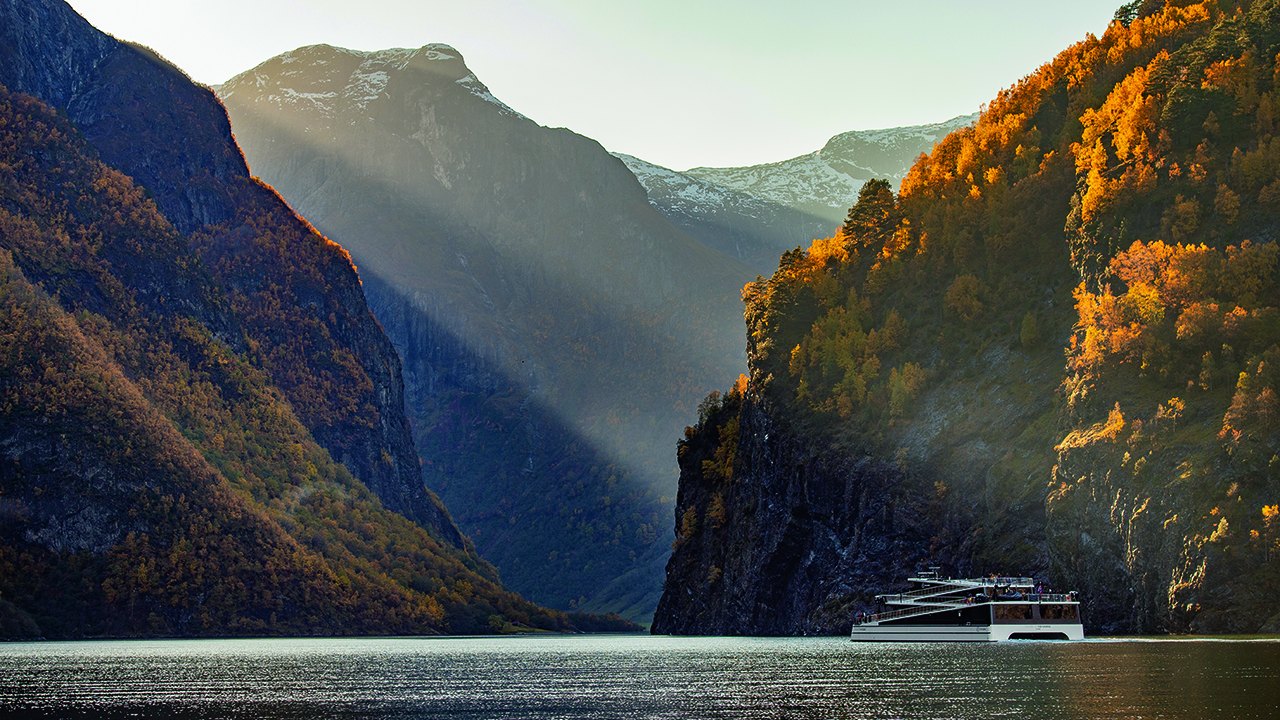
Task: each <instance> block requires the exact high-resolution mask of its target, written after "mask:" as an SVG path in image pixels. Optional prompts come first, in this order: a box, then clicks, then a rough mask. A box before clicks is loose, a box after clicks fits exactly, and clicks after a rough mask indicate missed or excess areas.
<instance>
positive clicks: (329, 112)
mask: <svg viewBox="0 0 1280 720" xmlns="http://www.w3.org/2000/svg"><path fill="white" fill-rule="evenodd" d="M422 61H426V62H428V63H446V65H444V66H443V67H442V69H441V72H445V73H447V74H453V73H460V74H461V77H458V79H457V80H456V81H455V82H456V83H457V84H458V85H460V86H462V87H463V88H465V89H466V90H467V92H469V93H471V94H472V95H474V96H475V97H478V98H480V99H481V100H484V101H485V102H488V103H492V104H493V105H496V106H497V107H498V109H499V111H500V112H501V113H502V114H503V115H507V116H510V117H517V118H524V119H528V118H525V116H524V115H522V114H520V113H518V112H516V111H515V110H513V109H512V108H511V107H510V106H508V105H507V104H506V103H504V102H502V101H501V100H499V99H498V98H497V97H495V96H494V95H493V93H492V92H490V91H489V88H488V87H486V86H485V85H484V83H482V82H480V79H479V78H477V77H476V76H475V74H474V73H472V72H470V71H469V70H467V68H466V65H465V62H464V61H463V59H462V54H461V53H459V52H458V51H457V50H455V49H454V48H453V47H452V46H450V45H446V44H443V43H432V44H429V45H424V46H423V47H420V48H391V49H388V50H378V51H374V52H362V51H359V50H349V49H347V48H340V47H333V46H331V45H308V46H306V47H301V48H298V49H296V50H292V51H289V52H287V53H284V54H282V55H278V56H276V57H275V58H272V59H271V60H268V61H267V62H265V63H263V64H262V65H260V66H259V67H257V68H254V69H252V70H249V71H247V72H244V73H241V74H240V75H237V76H236V77H234V78H232V79H231V80H228V81H227V82H226V83H224V84H223V85H221V86H219V87H217V88H215V92H218V94H219V95H220V96H221V97H223V98H224V99H227V98H231V97H233V96H234V94H235V93H236V92H242V93H244V92H250V94H254V97H253V99H252V101H253V102H256V103H262V104H266V105H269V106H274V107H276V108H278V109H288V110H289V111H291V112H301V113H304V114H305V115H308V116H312V117H314V116H317V115H318V116H320V117H324V118H328V119H333V118H337V117H338V116H344V118H346V119H348V120H349V121H350V122H351V123H352V124H355V123H358V122H359V121H360V120H361V118H364V117H366V116H367V115H368V107H369V103H371V102H373V101H375V100H377V99H379V98H381V97H383V96H384V94H385V92H386V88H387V84H388V83H389V82H391V80H392V78H393V77H394V76H395V75H396V73H398V72H401V71H404V70H405V69H407V68H408V67H409V66H410V65H411V64H413V63H415V62H422ZM449 63H452V64H456V67H452V68H451V67H449V65H448V64H449ZM286 66H293V67H286ZM454 76H455V77H457V75H454ZM282 81H283V82H282ZM252 91H257V92H256V93H253V92H252Z"/></svg>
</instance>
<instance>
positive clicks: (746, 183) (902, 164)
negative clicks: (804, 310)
mask: <svg viewBox="0 0 1280 720" xmlns="http://www.w3.org/2000/svg"><path fill="white" fill-rule="evenodd" d="M977 119H978V115H977V114H976V113H975V114H973V115H962V116H960V117H956V118H953V119H951V120H948V121H947V122H943V123H934V124H931V125H917V126H912V127H901V128H890V129H886V130H854V131H851V132H846V133H841V134H840V135H836V136H835V137H833V138H831V139H830V140H828V141H827V144H826V145H825V146H823V148H822V149H821V150H816V151H814V152H812V153H809V154H807V155H801V156H800V157H796V158H791V159H790V160H783V161H780V162H774V163H767V164H763V165H752V166H750V167H737V168H708V167H698V168H693V169H692V170H686V171H684V172H676V171H674V170H670V169H668V168H664V167H661V166H658V165H654V164H653V163H649V162H646V161H644V160H641V159H639V158H636V157H632V156H630V155H622V154H616V153H615V154H616V155H617V157H619V158H621V159H622V161H623V162H624V163H626V164H627V167H628V168H629V169H630V170H631V172H632V173H634V174H635V176H636V178H637V179H638V180H639V181H640V183H641V184H642V185H644V187H645V190H647V191H648V193H649V202H650V203H651V204H652V205H653V206H654V207H656V208H658V209H659V210H661V211H662V213H663V214H664V215H666V216H667V217H668V218H669V219H670V220H671V222H672V223H673V224H675V225H676V226H677V227H679V228H681V229H682V230H684V231H685V232H688V233H689V234H690V235H692V236H693V237H696V238H698V239H699V240H702V241H703V242H705V243H707V244H708V245H710V246H711V247H714V248H716V249H718V250H720V251H721V252H724V253H726V254H729V255H732V256H734V257H737V258H739V259H741V260H743V261H744V262H748V263H750V264H751V265H753V266H755V267H758V268H759V269H760V270H761V272H765V273H769V272H772V271H773V270H774V269H775V268H776V267H777V260H778V256H779V255H781V254H782V253H783V252H785V251H787V250H790V249H792V248H794V247H796V246H797V245H799V244H807V243H808V242H809V241H810V240H813V239H814V238H822V237H830V236H831V235H832V234H833V233H834V232H835V230H836V228H838V227H839V226H840V224H841V223H842V222H844V218H845V215H846V214H847V213H848V212H849V208H850V207H852V206H853V203H854V201H855V200H857V197H858V190H859V188H861V187H862V185H863V183H865V182H866V181H868V180H871V179H873V178H879V179H885V180H889V181H890V183H891V184H892V185H893V186H894V187H897V185H898V182H899V181H901V180H902V178H903V177H904V176H905V175H906V174H907V170H908V169H910V167H911V164H912V163H914V162H915V160H916V158H917V157H919V156H920V153H923V152H928V151H930V150H932V149H933V145H934V143H936V142H938V141H940V140H942V138H944V137H946V136H947V134H948V133H950V132H951V131H953V130H956V129H958V128H962V127H965V126H968V125H971V124H973V123H974V122H975V121H976V120H977Z"/></svg>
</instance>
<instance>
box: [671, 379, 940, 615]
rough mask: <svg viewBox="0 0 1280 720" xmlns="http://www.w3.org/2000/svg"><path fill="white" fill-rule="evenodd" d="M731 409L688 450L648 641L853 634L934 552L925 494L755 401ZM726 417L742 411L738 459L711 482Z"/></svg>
mask: <svg viewBox="0 0 1280 720" xmlns="http://www.w3.org/2000/svg"><path fill="white" fill-rule="evenodd" d="M726 405H727V407H722V408H716V409H714V410H713V411H712V413H711V415H710V416H709V417H708V418H707V421H708V422H704V423H703V424H702V425H700V427H699V428H698V430H699V432H696V433H694V434H692V436H690V437H688V438H686V440H685V441H684V442H683V443H682V445H681V450H680V466H681V481H682V482H681V490H680V496H679V498H677V500H676V517H677V523H678V528H679V530H678V532H679V533H680V534H679V536H678V538H677V540H676V546H675V550H674V552H673V553H672V555H671V560H670V561H669V562H668V564H667V587H668V590H667V592H665V593H664V594H663V596H662V601H661V603H660V604H659V606H658V611H657V614H656V616H655V618H654V624H653V632H654V633H661V634H674V635H685V634H688V635H704V634H710V635H828V634H837V633H841V632H848V627H849V618H850V617H851V616H852V613H853V612H856V611H857V609H861V608H865V607H870V606H872V605H873V604H874V600H875V595H876V593H879V592H888V591H889V590H890V589H891V588H892V587H894V581H893V580H892V578H895V577H899V576H901V575H902V574H903V573H904V572H906V571H908V570H910V569H912V567H913V563H914V562H915V561H916V559H917V558H919V557H921V556H922V555H923V554H924V553H925V552H927V550H928V546H929V538H930V537H931V536H932V535H934V533H933V532H931V528H930V523H929V519H928V518H927V505H928V494H927V493H923V492H908V491H907V487H906V484H904V482H903V479H904V478H903V473H902V471H901V469H899V468H898V467H897V466H895V465H894V464H892V463H890V462H885V461H883V460H877V459H874V458H871V457H862V458H851V457H848V456H843V455H840V454H836V453H827V452H824V451H823V450H822V449H821V448H817V447H814V446H812V445H811V444H810V443H807V442H805V441H804V440H803V439H801V438H799V437H797V436H796V434H795V433H794V432H790V431H789V430H788V429H787V428H786V427H785V426H783V425H780V424H779V422H778V420H777V419H776V417H775V415H774V414H773V413H771V412H770V411H769V410H768V408H767V404H766V403H765V402H764V401H763V400H762V399H761V398H760V397H759V396H756V395H750V394H749V395H747V396H745V397H744V396H742V395H732V396H731V397H730V398H729V399H728V401H727V402H726ZM721 413H724V414H726V415H727V414H729V413H737V419H738V422H737V429H738V436H737V438H736V442H737V455H736V459H735V461H734V464H733V472H732V475H731V477H730V478H729V479H728V480H727V481H724V480H723V479H722V480H721V482H714V481H712V482H706V481H705V480H704V477H703V463H704V462H707V461H711V460H713V459H714V455H715V451H716V450H717V449H719V448H720V447H722V442H723V441H722V439H721V437H720V436H718V435H719V427H718V426H717V425H716V424H715V421H717V420H721V418H719V417H717V416H718V415H719V414H721ZM707 436H711V437H707ZM725 440H728V439H727V438H725ZM713 508H715V509H713ZM700 509H708V510H707V511H706V512H701V513H700ZM688 513H692V514H690V515H687V517H688V518H690V519H686V514H688Z"/></svg>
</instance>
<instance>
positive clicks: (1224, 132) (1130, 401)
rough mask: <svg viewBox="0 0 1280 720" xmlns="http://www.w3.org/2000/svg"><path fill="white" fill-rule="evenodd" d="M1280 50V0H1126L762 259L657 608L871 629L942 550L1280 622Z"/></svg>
mask: <svg viewBox="0 0 1280 720" xmlns="http://www.w3.org/2000/svg"><path fill="white" fill-rule="evenodd" d="M1278 54H1280V2H1276V0H1255V1H1253V2H1227V3H1222V2H1203V3H1196V2H1190V3H1185V2H1177V3H1175V2H1168V3H1165V2H1161V1H1160V0H1144V1H1143V2H1135V3H1131V4H1129V5H1126V6H1124V7H1122V8H1121V9H1120V11H1118V12H1117V15H1116V21H1115V22H1113V23H1112V24H1111V26H1110V27H1109V28H1108V29H1107V31H1106V33H1105V34H1104V35H1102V36H1101V37H1093V36H1089V37H1087V38H1086V39H1085V40H1083V41H1081V42H1079V43H1077V44H1075V45H1073V46H1071V47H1069V48H1067V49H1066V50H1065V51H1063V52H1062V53H1061V54H1059V55H1058V56H1057V57H1056V58H1055V59H1054V60H1053V61H1051V62H1049V63H1047V64H1045V65H1044V66H1042V67H1041V68H1040V69H1038V70H1037V71H1036V72H1035V73H1032V74H1031V75H1029V76H1027V77H1026V78H1024V79H1023V80H1021V81H1020V82H1018V83H1017V84H1016V85H1014V86H1013V87H1011V88H1009V89H1007V90H1004V91H1002V92H1001V93H1000V94H999V95H998V96H997V97H996V98H995V99H994V100H993V101H992V102H991V103H990V104H989V105H988V106H987V107H986V108H985V109H984V111H983V113H982V115H981V117H980V118H979V119H978V121H977V122H976V123H975V124H973V125H972V126H971V127H964V128H960V129H958V130H956V131H954V132H952V133H951V134H950V135H948V136H947V137H946V138H945V139H943V140H942V141H941V142H940V143H938V145H937V146H936V147H935V148H934V149H933V150H932V151H931V152H930V153H928V154H927V155H925V156H923V157H921V158H920V159H919V160H918V161H917V162H916V163H915V164H914V165H913V166H912V167H911V170H910V171H909V172H908V174H907V176H906V177H905V178H904V179H903V181H902V184H901V186H900V189H899V191H898V193H897V194H895V193H894V192H893V191H892V186H891V185H890V184H889V183H888V182H886V181H881V180H877V181H872V182H869V183H866V184H865V185H863V187H862V188H861V189H860V190H859V194H858V199H857V202H856V204H855V205H854V207H853V208H852V209H851V211H850V212H849V215H848V218H847V222H846V224H845V225H844V226H843V228H842V230H841V232H840V233H838V234H836V235H835V236H833V237H830V238H825V239H820V240H816V241H814V242H813V243H812V244H811V245H810V246H809V247H808V248H803V249H796V250H793V251H789V252H787V253H784V254H783V255H782V257H781V259H780V262H779V264H778V268H777V270H776V271H775V272H774V273H773V274H772V276H771V277H769V278H767V279H765V278H761V279H760V280H758V281H756V282H754V283H752V284H751V285H749V286H748V287H747V288H746V289H745V290H744V293H743V294H744V298H745V300H746V313H745V319H746V324H747V330H748V333H747V338H748V341H747V342H748V348H747V354H748V362H749V366H750V372H749V376H748V377H747V378H745V379H744V380H743V381H741V382H739V383H737V384H735V385H734V386H733V387H732V389H730V390H729V391H728V392H726V393H723V394H721V393H713V394H712V395H711V396H709V397H708V398H707V399H706V400H705V401H704V402H703V404H702V406H701V407H700V411H699V420H698V422H697V424H696V425H694V426H692V427H691V428H690V429H689V430H688V431H687V432H686V436H685V438H684V440H682V441H681V443H680V447H679V450H678V456H679V461H680V467H681V478H680V490H679V495H678V497H677V501H676V513H675V520H676V542H675V546H674V549H673V553H672V556H671V560H670V562H669V563H668V566H667V583H666V586H665V591H664V593H663V597H662V600H661V601H660V603H659V607H658V611H657V613H656V614H655V618H654V623H653V631H654V632H664V633H678V634H717V633H724V634H730V633H732V634H739V633H741V634H823V633H844V632H848V627H849V618H850V617H851V616H852V614H853V613H856V612H858V611H873V610H874V609H875V607H874V606H875V596H876V595H877V594H881V593H886V592H894V591H898V590H900V589H902V588H903V587H905V583H904V582H903V581H904V579H905V577H907V576H908V574H909V573H911V572H912V571H913V570H915V569H919V568H921V567H924V566H940V567H941V569H942V572H944V573H947V574H951V575H953V576H962V577H963V576H985V575H988V574H992V573H1002V574H1017V575H1023V576H1033V577H1035V578H1037V580H1039V581H1042V582H1045V583H1046V584H1051V586H1053V587H1056V588H1062V589H1075V590H1079V591H1080V592H1081V599H1082V607H1083V611H1082V612H1083V620H1084V623H1085V626H1086V631H1087V632H1089V633H1091V634H1110V633H1143V634H1146V633H1158V632H1198V633H1220V632H1230V633H1239V632H1244V633H1252V632H1274V631H1276V629H1277V628H1280V602H1278V601H1277V598H1278V597H1280V595H1277V594H1276V593H1275V588H1276V587H1277V585H1276V583H1277V579H1278V578H1280V554H1278V553H1277V550H1280V546H1278V545H1277V535H1276V529H1277V527H1278V526H1277V522H1278V521H1277V520H1276V517H1277V516H1278V515H1280V510H1277V507H1280V460H1277V457H1278V456H1280V432H1277V429H1278V426H1277V422H1278V418H1280V411H1278V410H1277V408H1278V407H1280V405H1277V402H1276V400H1275V398H1276V388H1277V383H1278V382H1280V375H1277V372H1276V369H1275V368H1276V367H1277V365H1276V363H1277V361H1278V360H1280V282H1278V280H1280V277H1278V276H1277V264H1278V262H1280V250H1278V249H1277V248H1278V247H1280V246H1278V245H1277V237H1278V236H1280V222H1277V218H1278V217H1280V215H1278V214H1277V209H1278V207H1280V206H1278V205H1277V202H1280V161H1278V160H1277V158H1280V154H1277V153H1278V152H1280V140H1277V136H1276V135H1275V132H1276V118H1277V117H1278V115H1277V112H1278V111H1280V87H1278V86H1277V78H1278V77H1280V74H1278V71H1280V67H1278V66H1277V56H1278ZM1064 360H1065V362H1064Z"/></svg>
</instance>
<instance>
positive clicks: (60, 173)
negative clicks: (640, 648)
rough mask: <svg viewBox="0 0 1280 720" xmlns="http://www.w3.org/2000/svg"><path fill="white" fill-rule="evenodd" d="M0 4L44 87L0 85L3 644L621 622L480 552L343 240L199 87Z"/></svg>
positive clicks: (73, 27) (74, 27)
mask: <svg viewBox="0 0 1280 720" xmlns="http://www.w3.org/2000/svg"><path fill="white" fill-rule="evenodd" d="M0 20H3V22H0V56H2V57H3V58H4V63H3V64H0V79H3V81H4V82H5V83H8V84H11V85H12V86H14V87H21V88H24V89H26V90H28V91H29V92H31V93H34V94H37V95H39V96H40V97H42V98H45V99H48V100H49V101H51V102H55V103H57V109H54V108H52V107H50V106H48V105H45V104H44V103H42V102H41V101H40V100H39V99H37V98H35V97H32V96H31V95H26V94H22V93H19V92H16V91H13V90H12V88H4V87H3V86H0V285H2V287H0V365H3V369H0V408H3V409H2V410H0V636H4V637H32V636H45V637H80V636H101V635H107V636H120V635H126V636H133V635H225V634H232V635H244V634H254V635H261V634H315V633H324V634H335V633H338V634H349V633H371V634H387V633H428V634H429V633H441V632H462V633H476V632H501V631H510V630H512V629H513V628H515V627H518V626H526V627H528V626H534V627H541V628H547V629H572V628H575V627H576V628H579V629H589V628H590V629H595V628H599V627H607V626H613V627H625V626H627V624H626V623H621V622H613V621H610V620H602V619H600V618H594V617H588V616H582V615H575V616H568V615H565V614H564V613H557V612H553V611H547V610H544V609H542V608H539V607H537V606H535V605H533V604H531V603H529V602H527V601H525V600H523V599H522V598H520V597H519V596H518V595H516V594H514V593H511V592H509V591H507V590H505V589H504V588H503V587H502V586H501V584H500V582H499V580H498V577H497V573H496V572H495V571H494V569H493V568H492V566H490V565H489V564H487V563H485V562H484V561H482V560H480V559H479V558H478V557H477V556H476V555H475V553H474V550H473V549H471V548H470V546H469V544H468V543H467V542H466V541H465V539H464V538H463V537H462V536H461V535H460V534H459V533H458V531H457V528H456V527H455V526H454V525H453V523H452V520H451V519H450V518H449V516H448V513H447V511H445V510H444V508H443V506H442V505H440V503H439V501H438V500H436V499H435V498H434V496H432V495H431V493H430V492H429V491H427V490H426V489H425V487H423V484H422V480H421V471H420V469H419V467H418V459H417V456H416V454H415V453H414V452H413V448H412V444H411V441H410V437H409V432H408V425H407V422H406V420H405V417H404V412H403V405H402V399H401V398H402V386H401V384H400V379H399V361H398V358H397V357H396V355H395V353H394V350H393V349H392V347H391V345H390V343H389V342H388V341H387V339H386V337H385V336H384V335H383V334H382V332H381V330H380V329H379V328H378V326H377V324H376V323H375V322H374V321H373V318H372V316H371V315H370V314H369V312H368V309H367V308H366V306H365V304H364V296H363V293H362V292H361V290H360V287H359V283H358V281H357V279H356V276H355V272H354V268H353V267H352V266H351V263H350V259H349V257H348V256H347V254H346V252H345V251H344V250H343V249H342V248H340V247H338V246H337V245H335V244H334V243H332V242H330V241H328V240H327V239H325V238H324V237H322V236H320V235H319V234H318V233H316V232H315V231H314V229H312V228H311V227H310V226H309V225H307V224H306V222H305V221H303V220H301V219H300V218H298V217H297V216H296V215H295V214H294V213H293V212H292V211H291V210H289V208H288V207H287V206H286V205H285V204H284V203H283V202H282V201H281V200H280V198H279V197H278V196H277V195H276V194H275V193H274V192H273V191H272V190H271V188H269V187H267V186H265V185H264V184H262V183H260V182H258V181H256V180H253V179H252V178H250V177H249V174H248V169H247V168H246V167H245V165H244V161H243V157H242V156H241V155H240V153H239V150H238V148H237V147H236V145H235V144H234V142H233V141H232V139H231V136H230V132H229V126H228V123H227V120H226V115H225V112H224V111H223V110H222V108H221V106H220V104H219V103H218V102H217V100H216V98H214V96H213V95H212V93H211V92H209V90H208V89H207V88H200V87H197V86H195V85H193V84H192V83H191V82H190V81H189V80H188V79H186V77H185V76H184V75H182V73H181V72H180V71H178V70H177V69H175V68H173V67H172V66H170V65H168V64H167V63H165V62H164V61H162V60H160V59H159V58H156V57H155V56H154V54H152V53H150V52H149V51H147V50H145V49H144V48H139V47H135V46H129V45H126V44H123V43H119V42H117V41H115V40H114V39H112V38H109V37H108V36H105V35H103V34H101V33H99V32H97V31H96V30H94V29H93V28H92V27H90V26H89V25H88V24H87V23H85V22H84V20H83V19H81V18H80V17H79V16H77V15H76V14H75V13H74V12H73V11H72V10H71V9H70V8H69V7H67V6H66V5H65V4H64V3H61V2H55V1H53V0H37V1H36V2H23V3H13V2H0ZM122 170H127V171H128V172H129V173H130V174H126V173H125V172H122ZM133 173H136V175H137V177H131V174H133ZM139 178H141V179H142V181H141V182H139ZM335 455H338V456H339V458H340V460H341V461H342V464H339V462H337V461H335V458H334V456H335Z"/></svg>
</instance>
